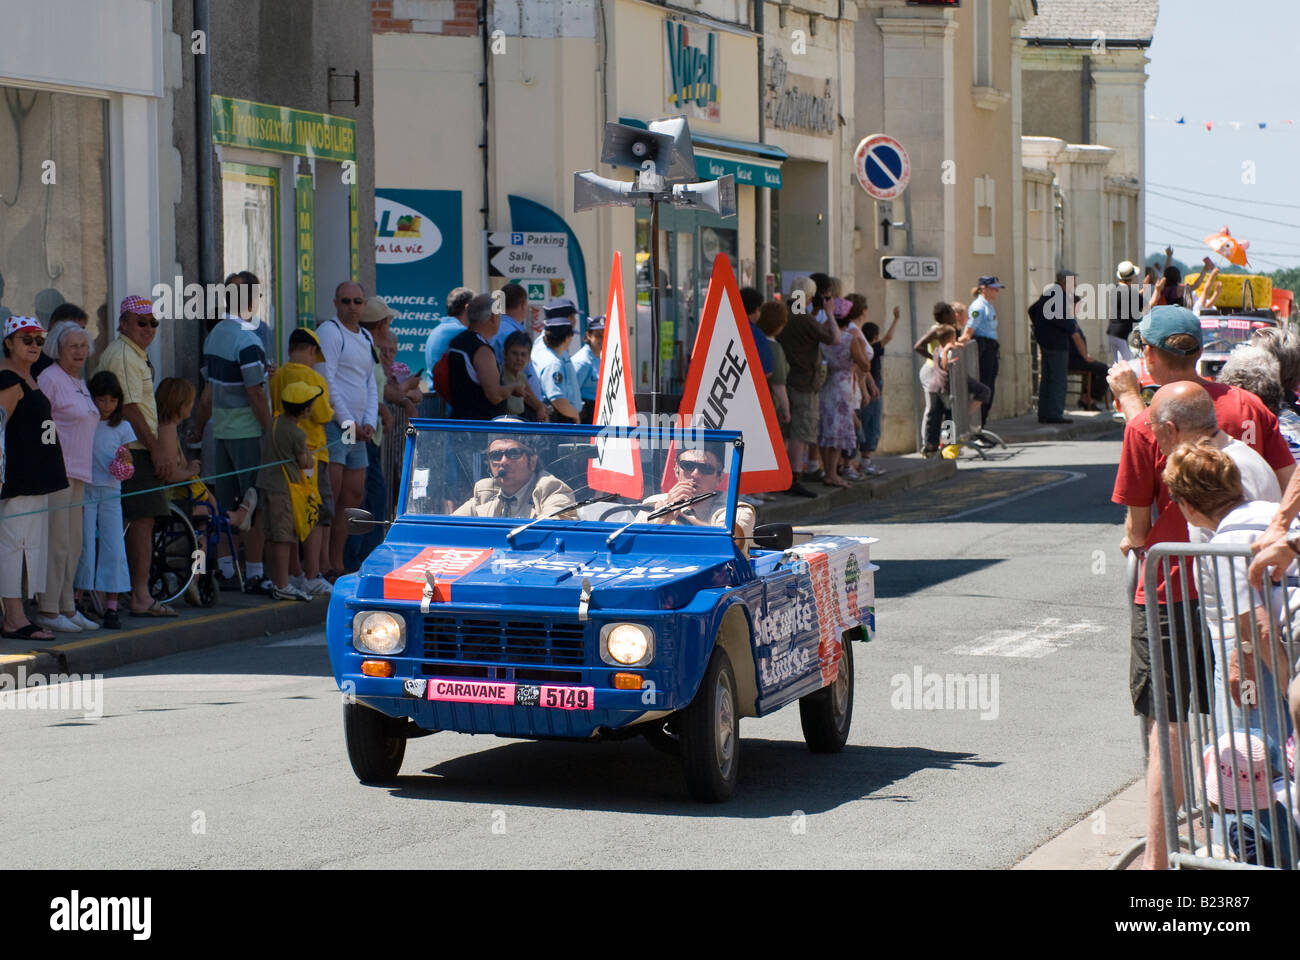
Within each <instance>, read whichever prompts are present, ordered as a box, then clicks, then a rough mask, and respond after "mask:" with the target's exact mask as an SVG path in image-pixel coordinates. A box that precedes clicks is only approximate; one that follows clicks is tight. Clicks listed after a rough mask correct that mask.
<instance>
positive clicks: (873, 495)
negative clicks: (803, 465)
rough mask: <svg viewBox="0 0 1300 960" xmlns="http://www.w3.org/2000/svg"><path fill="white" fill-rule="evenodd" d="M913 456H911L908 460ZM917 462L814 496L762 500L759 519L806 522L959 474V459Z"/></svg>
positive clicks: (779, 521) (918, 458) (758, 508)
mask: <svg viewBox="0 0 1300 960" xmlns="http://www.w3.org/2000/svg"><path fill="white" fill-rule="evenodd" d="M910 461H911V458H909V462H910ZM915 464H916V466H915V467H914V468H912V469H908V470H899V471H891V472H890V473H887V474H885V476H883V477H881V478H879V479H877V480H867V481H864V482H861V483H855V484H854V485H853V486H852V487H850V488H849V489H847V490H832V491H829V492H827V493H825V494H822V495H821V496H819V497H817V498H816V499H815V500H809V499H806V498H801V497H782V499H781V500H780V501H778V502H776V503H760V504H759V505H758V506H757V508H756V509H757V513H758V522H759V523H805V522H807V521H809V520H812V519H817V518H821V517H823V516H825V515H826V514H829V513H832V512H834V511H835V510H838V509H840V508H841V507H848V506H852V505H854V504H857V503H866V502H867V501H868V500H879V499H881V498H883V497H889V496H893V495H894V494H896V493H901V492H902V491H904V490H910V489H911V488H912V487H919V486H923V485H925V484H928V483H935V482H937V481H939V480H946V479H948V478H949V477H953V476H956V474H957V461H956V460H944V459H943V458H942V457H935V458H934V459H931V460H925V459H922V458H920V457H917V458H916V459H915Z"/></svg>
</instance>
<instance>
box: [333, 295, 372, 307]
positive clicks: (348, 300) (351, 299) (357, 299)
mask: <svg viewBox="0 0 1300 960" xmlns="http://www.w3.org/2000/svg"><path fill="white" fill-rule="evenodd" d="M365 302H366V301H365V300H363V299H362V298H361V297H339V303H343V304H348V303H352V304H356V305H357V306H358V307H359V306H361V305H362V304H363V303H365Z"/></svg>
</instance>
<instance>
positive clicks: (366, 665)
mask: <svg viewBox="0 0 1300 960" xmlns="http://www.w3.org/2000/svg"><path fill="white" fill-rule="evenodd" d="M361 672H362V673H363V674H364V675H365V676H367V677H391V676H392V675H393V665H392V663H391V662H389V661H388V660H362V661H361Z"/></svg>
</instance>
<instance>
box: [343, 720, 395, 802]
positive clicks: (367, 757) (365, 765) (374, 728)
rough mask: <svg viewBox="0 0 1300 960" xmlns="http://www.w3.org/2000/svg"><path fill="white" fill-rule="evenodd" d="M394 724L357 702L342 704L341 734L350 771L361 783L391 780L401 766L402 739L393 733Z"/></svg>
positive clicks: (388, 781)
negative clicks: (345, 743) (345, 744)
mask: <svg viewBox="0 0 1300 960" xmlns="http://www.w3.org/2000/svg"><path fill="white" fill-rule="evenodd" d="M393 727H394V724H393V723H392V722H391V721H390V720H389V718H388V717H387V716H385V715H384V714H382V713H380V712H379V711H378V710H372V709H370V708H369V707H367V706H365V705H364V704H361V703H356V702H353V703H345V704H343V735H344V739H345V740H346V741H347V745H348V760H349V761H350V762H351V763H352V772H353V773H355V774H356V775H357V779H358V780H360V781H361V782H362V783H391V782H392V781H393V780H394V779H395V778H396V777H397V772H398V771H399V770H400V769H401V768H402V758H403V757H404V756H405V755H406V738H405V737H402V736H395V735H394V734H393Z"/></svg>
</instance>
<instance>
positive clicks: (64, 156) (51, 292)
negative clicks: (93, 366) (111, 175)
mask: <svg viewBox="0 0 1300 960" xmlns="http://www.w3.org/2000/svg"><path fill="white" fill-rule="evenodd" d="M107 112H108V101H106V100H100V99H98V98H95V97H85V96H76V95H73V94H67V93H49V92H46V91H41V90H25V89H21V88H18V87H5V86H0V322H2V321H3V320H4V319H6V318H8V317H9V316H10V315H12V314H18V315H20V316H35V317H37V318H38V319H39V320H40V321H41V323H43V324H45V325H46V326H48V325H49V320H50V314H51V313H52V312H53V311H54V308H55V307H57V306H59V304H61V303H66V302H71V303H74V304H77V305H78V306H80V307H81V308H82V309H84V310H85V311H86V313H87V314H89V315H90V323H89V325H88V327H87V330H88V332H89V333H90V335H91V338H92V340H93V341H94V342H95V343H96V346H97V347H103V346H104V344H105V342H106V339H107V337H108V336H109V335H110V331H112V330H113V329H116V327H117V321H116V305H113V306H112V307H110V306H109V303H108V300H109V289H108V284H109V272H110V271H109V250H110V246H109V227H108V224H109V217H108V188H107V177H108V169H107V165H108V159H107V157H108V152H107V148H108V139H107V134H106V130H107ZM140 292H142V293H145V294H148V293H149V291H147V290H145V291H140ZM110 314H112V317H111V318H110Z"/></svg>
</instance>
